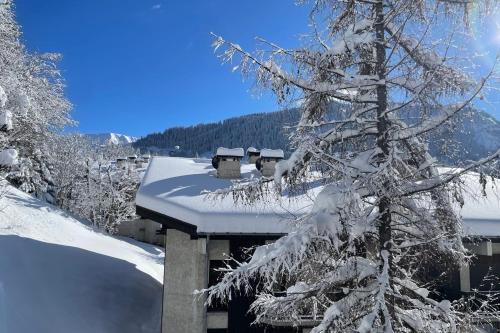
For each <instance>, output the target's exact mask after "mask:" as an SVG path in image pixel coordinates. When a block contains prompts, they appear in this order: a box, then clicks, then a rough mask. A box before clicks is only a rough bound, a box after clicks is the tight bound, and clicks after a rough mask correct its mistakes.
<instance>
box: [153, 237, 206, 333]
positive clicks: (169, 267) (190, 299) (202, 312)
mask: <svg viewBox="0 0 500 333" xmlns="http://www.w3.org/2000/svg"><path fill="white" fill-rule="evenodd" d="M207 269H208V267H207V249H206V239H205V238H200V239H191V237H190V236H189V235H188V234H186V233H183V232H181V231H178V230H174V229H169V230H167V237H166V253H165V277H164V294H163V318H162V333H205V332H206V308H205V306H204V302H205V299H204V297H200V296H195V295H193V291H194V290H196V289H197V290H200V289H203V288H205V287H206V286H207Z"/></svg>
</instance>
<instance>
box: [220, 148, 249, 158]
mask: <svg viewBox="0 0 500 333" xmlns="http://www.w3.org/2000/svg"><path fill="white" fill-rule="evenodd" d="M216 155H217V156H231V157H243V156H244V150H243V148H224V147H219V148H217V154H216Z"/></svg>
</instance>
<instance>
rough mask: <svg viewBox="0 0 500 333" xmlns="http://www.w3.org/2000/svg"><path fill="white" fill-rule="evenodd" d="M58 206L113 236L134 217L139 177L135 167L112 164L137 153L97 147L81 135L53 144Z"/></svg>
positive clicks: (59, 140) (117, 147) (61, 137)
mask: <svg viewBox="0 0 500 333" xmlns="http://www.w3.org/2000/svg"><path fill="white" fill-rule="evenodd" d="M49 150H50V151H51V152H52V154H51V160H52V161H53V162H52V167H53V171H52V176H53V179H54V184H55V204H56V205H58V206H59V207H61V208H63V209H65V210H67V211H70V212H72V213H74V214H76V215H78V216H80V217H82V218H84V219H86V220H89V221H90V222H92V224H93V225H95V226H96V227H100V228H103V229H105V230H107V231H109V232H111V233H113V232H115V231H116V228H117V226H118V225H119V224H120V222H121V221H124V220H130V219H133V218H134V217H135V205H134V199H135V193H136V192H137V189H138V188H139V183H140V179H139V174H138V172H137V170H136V169H135V167H134V166H133V165H132V164H129V165H127V167H125V168H119V167H116V166H115V165H114V164H112V163H111V161H114V160H116V158H118V157H123V156H129V155H132V154H133V153H134V150H133V149H132V148H131V147H130V146H120V145H109V146H96V145H95V143H94V142H92V141H91V140H90V139H89V138H88V137H86V136H83V135H80V134H72V135H60V136H58V137H56V138H55V139H54V140H52V141H51V142H50V147H49Z"/></svg>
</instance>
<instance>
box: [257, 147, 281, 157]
mask: <svg viewBox="0 0 500 333" xmlns="http://www.w3.org/2000/svg"><path fill="white" fill-rule="evenodd" d="M260 156H261V157H271V158H285V154H284V153H283V150H281V149H266V148H265V149H262V150H261V151H260Z"/></svg>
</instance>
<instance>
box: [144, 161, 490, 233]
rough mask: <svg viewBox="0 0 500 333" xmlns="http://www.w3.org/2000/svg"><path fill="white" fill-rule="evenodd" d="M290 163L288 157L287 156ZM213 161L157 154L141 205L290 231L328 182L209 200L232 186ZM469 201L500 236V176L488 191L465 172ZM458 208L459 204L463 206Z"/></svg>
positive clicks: (233, 228) (202, 227)
mask: <svg viewBox="0 0 500 333" xmlns="http://www.w3.org/2000/svg"><path fill="white" fill-rule="evenodd" d="M285 162H286V161H285ZM241 173H242V178H252V177H260V173H259V172H258V171H257V170H256V169H255V166H254V165H253V164H242V167H241ZM215 174H216V172H215V169H213V167H212V165H211V163H210V160H206V159H190V158H180V157H153V159H152V160H151V162H150V163H149V166H148V169H147V171H146V173H145V175H144V177H143V180H142V183H141V186H140V188H139V191H138V193H137V196H136V204H137V205H138V206H141V207H144V208H147V209H150V210H153V211H155V212H158V213H161V214H164V215H167V216H170V217H173V218H176V219H179V220H181V221H184V222H187V223H190V224H192V225H195V226H197V232H198V233H214V234H224V233H234V234H238V233H244V234H273V233H277V234H284V233H287V232H288V231H289V230H291V229H290V227H291V226H290V221H291V220H292V219H293V217H294V216H300V215H303V214H305V213H307V212H308V211H310V209H311V207H312V204H313V203H314V199H315V198H316V196H317V195H318V193H320V191H321V189H322V186H319V185H317V186H312V187H311V189H310V190H309V192H308V193H307V195H295V196H289V195H288V194H284V195H282V196H281V197H279V198H277V197H275V196H272V195H270V196H269V197H267V198H266V199H265V200H262V201H259V202H257V203H256V204H255V205H252V206H246V205H242V204H238V203H235V202H234V200H233V198H232V196H228V197H226V198H224V199H220V198H219V199H208V197H207V195H206V191H211V192H213V191H216V190H220V189H225V188H228V187H229V186H231V181H230V180H227V179H219V178H217V177H216V176H215ZM465 188H466V191H465V192H466V193H464V201H465V205H464V206H463V208H462V209H460V210H459V212H460V214H461V215H462V217H463V220H464V230H465V232H466V233H467V234H469V235H483V236H490V237H495V236H498V237H500V180H496V182H495V183H494V184H492V183H491V181H489V182H488V185H487V188H486V196H482V193H481V186H480V184H479V176H478V175H477V174H474V173H470V174H468V175H467V176H465ZM457 209H459V208H458V207H457Z"/></svg>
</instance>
